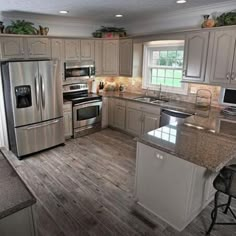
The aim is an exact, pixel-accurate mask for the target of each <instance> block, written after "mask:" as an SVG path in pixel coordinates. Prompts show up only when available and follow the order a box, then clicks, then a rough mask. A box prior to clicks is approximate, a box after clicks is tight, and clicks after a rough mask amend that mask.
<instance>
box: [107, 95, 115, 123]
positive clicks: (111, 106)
mask: <svg viewBox="0 0 236 236" xmlns="http://www.w3.org/2000/svg"><path fill="white" fill-rule="evenodd" d="M108 125H109V126H114V99H113V98H109V99H108Z"/></svg>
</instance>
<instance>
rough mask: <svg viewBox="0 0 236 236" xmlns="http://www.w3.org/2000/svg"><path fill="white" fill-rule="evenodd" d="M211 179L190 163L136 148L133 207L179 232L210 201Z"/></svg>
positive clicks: (144, 148)
mask: <svg viewBox="0 0 236 236" xmlns="http://www.w3.org/2000/svg"><path fill="white" fill-rule="evenodd" d="M214 176H215V174H212V173H211V172H209V171H208V170H206V169H205V168H203V167H200V166H197V165H195V164H193V163H191V162H188V161H185V160H183V159H181V158H178V157H176V156H173V155H170V154H168V153H166V152H163V151H160V150H158V149H155V148H152V147H150V146H148V145H145V144H143V143H140V142H138V144H137V157H136V185H135V192H136V199H137V203H138V204H140V205H141V206H142V207H144V208H145V209H146V210H148V211H149V212H150V214H155V215H156V216H158V217H159V218H161V219H162V220H164V221H165V222H167V223H168V224H170V225H171V226H173V227H174V228H175V229H177V230H179V231H182V230H183V229H184V228H185V227H186V226H187V225H188V224H189V223H190V222H191V221H192V220H193V219H194V218H195V217H196V216H197V215H198V214H199V213H200V212H201V210H202V209H204V208H205V207H206V206H207V205H208V204H209V202H210V201H211V200H212V199H213V198H212V197H213V196H212V195H211V197H209V196H210V195H209V188H211V189H212V187H211V186H210V185H209V184H208V183H209V182H210V181H212V178H213V177H214ZM211 189H210V191H211ZM211 194H212V193H211Z"/></svg>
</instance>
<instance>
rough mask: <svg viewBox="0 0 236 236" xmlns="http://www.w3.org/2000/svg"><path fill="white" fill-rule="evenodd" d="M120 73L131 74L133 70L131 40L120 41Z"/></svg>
mask: <svg viewBox="0 0 236 236" xmlns="http://www.w3.org/2000/svg"><path fill="white" fill-rule="evenodd" d="M119 61H120V73H119V74H120V75H123V76H132V71H133V41H132V39H124V40H121V41H120V59H119Z"/></svg>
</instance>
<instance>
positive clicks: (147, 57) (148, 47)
mask: <svg viewBox="0 0 236 236" xmlns="http://www.w3.org/2000/svg"><path fill="white" fill-rule="evenodd" d="M159 42H162V43H159ZM170 42H171V41H168V42H166V43H165V41H157V42H151V43H146V44H144V49H143V50H144V52H143V79H142V88H143V89H151V90H157V91H159V90H160V85H154V84H151V82H150V80H151V69H152V68H161V66H158V65H156V66H155V65H151V64H150V61H151V59H152V52H153V51H157V50H158V49H159V50H160V51H164V50H166V51H171V50H170V48H172V49H173V50H174V51H177V50H178V49H181V50H184V41H183V40H182V41H179V42H173V43H170ZM183 60H184V56H183ZM183 63H184V61H183ZM163 69H168V66H163ZM170 69H173V70H174V69H175V68H173V67H170ZM177 69H178V68H176V70H177ZM179 69H180V68H179ZM180 70H182V71H183V68H181V69H180ZM161 90H162V91H163V92H168V93H176V94H183V95H187V94H188V84H187V83H182V86H181V88H178V87H174V86H165V85H161Z"/></svg>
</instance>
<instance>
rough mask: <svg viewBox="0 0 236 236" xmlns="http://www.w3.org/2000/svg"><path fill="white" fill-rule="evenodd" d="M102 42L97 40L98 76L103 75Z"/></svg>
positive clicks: (96, 64) (96, 61) (96, 62)
mask: <svg viewBox="0 0 236 236" xmlns="http://www.w3.org/2000/svg"><path fill="white" fill-rule="evenodd" d="M102 44H103V43H102V40H95V68H96V76H99V75H102V48H103V47H102Z"/></svg>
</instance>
